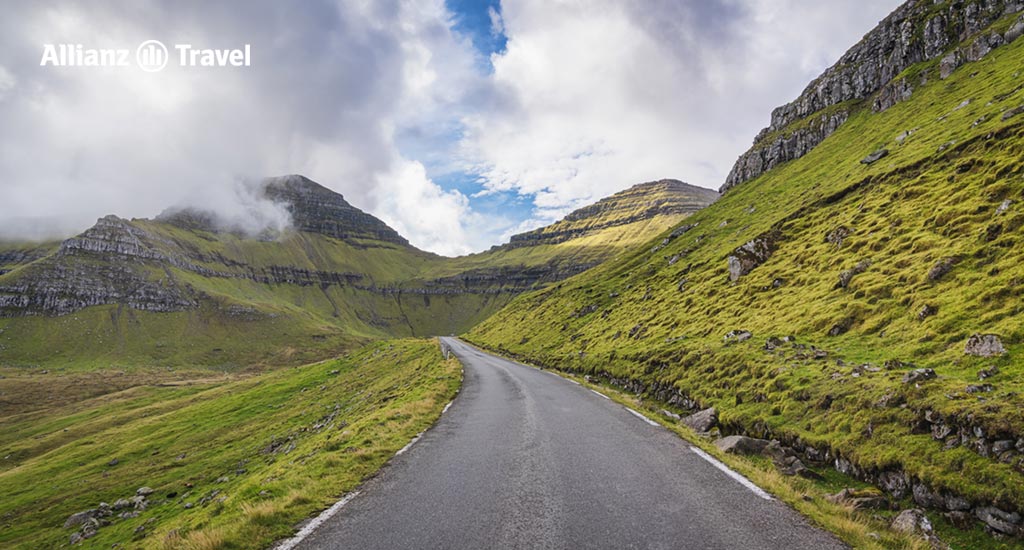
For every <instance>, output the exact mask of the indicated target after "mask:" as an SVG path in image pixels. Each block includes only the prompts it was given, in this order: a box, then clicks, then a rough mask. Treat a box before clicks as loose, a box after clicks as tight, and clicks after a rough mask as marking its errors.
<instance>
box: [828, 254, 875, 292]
mask: <svg viewBox="0 0 1024 550" xmlns="http://www.w3.org/2000/svg"><path fill="white" fill-rule="evenodd" d="M869 267H871V260H861V261H859V262H857V264H856V265H854V266H853V267H852V268H850V269H846V270H843V271H842V272H841V273H839V282H837V283H836V288H846V287H847V286H849V285H850V281H852V280H853V278H854V276H856V275H860V274H861V273H864V272H865V271H867V269H868V268H869Z"/></svg>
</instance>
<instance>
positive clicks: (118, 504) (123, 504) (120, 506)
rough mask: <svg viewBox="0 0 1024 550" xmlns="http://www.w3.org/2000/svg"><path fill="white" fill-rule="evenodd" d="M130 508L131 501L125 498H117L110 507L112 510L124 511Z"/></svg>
mask: <svg viewBox="0 0 1024 550" xmlns="http://www.w3.org/2000/svg"><path fill="white" fill-rule="evenodd" d="M131 506H132V503H131V501H129V500H128V499H126V498H119V499H117V500H115V501H114V505H113V506H112V508H113V509H114V510H124V509H125V508H130V507H131Z"/></svg>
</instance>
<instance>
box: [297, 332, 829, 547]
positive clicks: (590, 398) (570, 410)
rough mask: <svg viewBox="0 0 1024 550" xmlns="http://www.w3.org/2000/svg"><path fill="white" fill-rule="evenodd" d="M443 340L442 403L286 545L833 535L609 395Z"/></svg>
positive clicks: (766, 542) (577, 543)
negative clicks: (329, 513) (446, 376)
mask: <svg viewBox="0 0 1024 550" xmlns="http://www.w3.org/2000/svg"><path fill="white" fill-rule="evenodd" d="M444 341H445V343H447V344H448V345H449V346H450V347H451V349H452V350H453V352H454V353H455V354H456V355H457V356H458V358H459V359H460V360H461V361H462V363H463V366H464V369H465V380H464V383H463V388H462V392H461V393H460V395H459V396H458V398H457V399H456V400H455V402H454V403H453V404H452V407H451V408H450V410H448V411H447V412H446V413H445V414H444V415H443V416H442V417H441V419H440V420H439V421H438V423H437V424H436V425H435V426H434V427H433V428H432V429H430V430H429V431H427V432H426V433H425V434H424V435H423V437H422V438H421V439H420V440H419V441H417V442H416V444H415V445H414V446H412V447H411V448H410V449H409V450H408V451H407V452H405V453H402V454H401V455H400V456H396V457H395V458H394V459H393V460H392V461H391V463H390V464H389V465H388V466H386V467H385V468H384V469H383V470H382V471H381V472H380V474H379V475H378V476H376V477H375V478H373V479H371V480H370V481H368V482H366V483H365V484H364V486H363V488H362V489H361V491H360V493H359V494H358V495H357V496H355V497H354V498H352V499H351V501H349V502H348V503H347V504H346V505H345V506H344V507H343V508H341V509H340V511H339V512H337V514H335V515H334V516H333V517H331V518H330V519H328V520H326V521H325V522H323V524H321V525H320V526H319V527H318V528H316V529H315V530H313V532H312V533H311V534H310V535H309V536H307V537H306V538H305V539H304V540H302V541H301V542H299V543H298V545H297V546H296V548H299V549H302V550H314V549H349V548H352V549H360V550H371V549H381V550H384V549H386V550H395V549H402V548H410V549H428V548H438V549H440V548H444V549H467V550H481V549H488V548H523V549H533V548H552V549H555V548H565V549H577V548H580V549H582V548H609V549H625V548H642V549H659V548H666V549H668V548H672V549H695V550H696V549H700V550H715V549H758V550H771V549H785V550H796V549H802V548H806V549H815V550H829V549H839V548H846V547H845V546H844V545H843V544H842V543H840V542H839V541H838V540H836V539H835V538H834V537H833V536H831V535H830V534H828V533H825V532H823V531H821V530H819V529H817V528H814V527H812V526H810V525H809V524H808V523H807V521H806V520H805V519H804V518H803V517H802V516H800V515H799V514H797V513H796V512H794V511H792V510H791V509H789V508H788V507H786V506H785V505H784V504H782V503H780V502H779V501H777V500H774V499H771V500H768V499H766V498H764V497H765V496H767V495H763V496H759V495H758V494H756V493H755V492H754V491H753V490H752V489H751V487H748V486H747V485H744V484H742V483H740V482H739V481H737V480H736V479H734V477H730V475H728V474H727V473H726V472H724V471H723V470H721V469H719V468H718V467H716V466H714V465H713V464H712V463H711V462H709V461H708V460H706V459H705V458H703V457H702V456H700V455H699V454H698V452H695V451H694V449H693V447H691V445H690V444H688V443H687V442H686V441H684V440H682V439H680V438H679V437H677V436H676V435H674V434H673V433H671V432H669V431H668V430H666V429H664V428H661V427H658V426H652V425H650V424H649V423H648V422H645V421H644V420H643V419H642V418H640V417H638V416H635V415H634V414H633V413H631V412H630V411H629V410H627V409H626V408H625V407H623V406H622V405H619V404H617V403H615V402H613V401H611V400H609V399H607V398H605V397H601V396H599V395H597V394H595V393H594V392H592V391H591V390H589V389H587V388H585V387H583V386H579V385H576V384H574V383H572V382H570V381H569V380H566V379H564V378H561V377H559V376H557V375H554V374H552V373H548V372H543V371H540V370H537V369H534V368H532V367H527V366H524V365H521V364H519V363H515V362H512V361H508V360H506V359H502V358H499V357H496V356H493V355H490V354H487V353H484V352H482V351H480V350H478V349H476V348H474V347H472V346H469V345H468V344H465V343H463V342H461V341H459V340H457V339H454V338H445V339H444ZM733 476H736V474H733ZM744 481H745V480H744ZM748 483H749V482H748Z"/></svg>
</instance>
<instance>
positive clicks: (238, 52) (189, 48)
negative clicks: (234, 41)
mask: <svg viewBox="0 0 1024 550" xmlns="http://www.w3.org/2000/svg"><path fill="white" fill-rule="evenodd" d="M172 62H173V63H176V64H177V65H178V66H179V67H250V66H252V48H251V47H250V45H249V44H245V45H244V46H242V47H241V48H236V49H204V48H196V47H194V46H193V45H192V44H174V47H173V53H172V52H171V51H170V50H168V49H167V46H165V45H164V44H163V42H160V41H159V40H146V41H144V42H142V43H141V44H139V45H138V47H136V48H135V50H134V55H133V52H132V50H131V49H128V48H89V47H86V46H84V45H82V44H43V56H42V58H41V59H40V60H39V65H40V66H41V67H131V66H133V65H134V66H137V67H138V68H140V69H142V70H143V71H146V72H150V73H155V72H160V71H162V70H164V68H165V67H167V65H168V64H169V63H172Z"/></svg>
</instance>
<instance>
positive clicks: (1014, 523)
mask: <svg viewBox="0 0 1024 550" xmlns="http://www.w3.org/2000/svg"><path fill="white" fill-rule="evenodd" d="M974 515H975V517H977V518H978V519H980V520H981V521H982V522H983V523H984V524H985V525H987V526H989V527H990V528H991V529H992V530H994V531H997V532H999V533H1002V534H1004V535H1011V536H1018V535H1020V534H1021V517H1020V514H1018V513H1016V512H1006V511H1004V510H1000V509H999V508H996V507H995V506H984V507H981V508H976V509H975V510H974Z"/></svg>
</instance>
